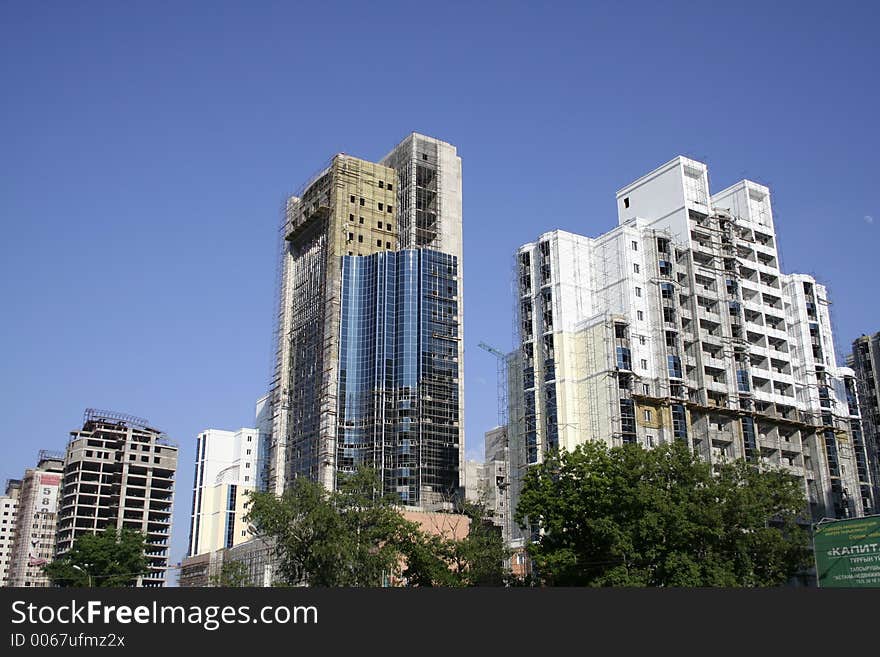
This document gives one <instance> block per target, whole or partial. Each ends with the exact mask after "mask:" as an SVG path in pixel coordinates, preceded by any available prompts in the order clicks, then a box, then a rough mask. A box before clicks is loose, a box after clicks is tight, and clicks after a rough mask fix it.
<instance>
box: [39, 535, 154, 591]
mask: <svg viewBox="0 0 880 657" xmlns="http://www.w3.org/2000/svg"><path fill="white" fill-rule="evenodd" d="M144 544H145V537H144V535H143V534H142V533H141V532H137V531H133V530H130V529H122V530H121V531H117V530H116V529H115V528H113V527H107V528H106V529H104V531H102V532H100V533H97V534H83V535H82V536H78V537H77V538H76V540H75V541H74V542H73V546H72V547H71V548H70V550H69V551H68V552H66V553H65V554H64V555H63V556H61V557H59V558H58V559H55V560H54V561H52V562H50V563H48V564H46V565H44V566H43V571H44V572H45V573H46V575H47V576H48V577H49V579H50V580H51V582H52V583H53V584H55V585H56V586H93V587H121V586H134V584H135V583H136V582H137V578H138V576H139V575H144V574H146V573H147V559H146V557H145V556H144Z"/></svg>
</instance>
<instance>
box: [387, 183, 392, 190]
mask: <svg viewBox="0 0 880 657" xmlns="http://www.w3.org/2000/svg"><path fill="white" fill-rule="evenodd" d="M386 189H387V190H388V191H389V192H390V191H391V190H392V187H391V183H388V186H387V187H386Z"/></svg>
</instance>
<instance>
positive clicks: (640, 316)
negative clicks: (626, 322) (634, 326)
mask: <svg viewBox="0 0 880 657" xmlns="http://www.w3.org/2000/svg"><path fill="white" fill-rule="evenodd" d="M636 319H638V320H639V321H640V322H641V321H642V320H644V319H645V313H643V312H642V311H641V310H637V311H636Z"/></svg>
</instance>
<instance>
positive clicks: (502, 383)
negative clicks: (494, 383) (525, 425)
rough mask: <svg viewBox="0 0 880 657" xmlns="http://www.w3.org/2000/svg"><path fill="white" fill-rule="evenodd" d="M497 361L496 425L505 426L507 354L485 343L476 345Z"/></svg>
mask: <svg viewBox="0 0 880 657" xmlns="http://www.w3.org/2000/svg"><path fill="white" fill-rule="evenodd" d="M477 346H478V347H479V348H480V349H483V350H484V351H488V352H489V353H490V354H492V355H493V356H495V358H496V359H497V360H498V424H499V425H500V426H506V425H507V354H505V353H504V352H503V351H500V350H498V349H496V348H495V347H492V346H490V345H488V344H486V343H485V342H481V343H480V344H478V345H477Z"/></svg>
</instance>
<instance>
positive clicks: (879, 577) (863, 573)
mask: <svg viewBox="0 0 880 657" xmlns="http://www.w3.org/2000/svg"><path fill="white" fill-rule="evenodd" d="M813 551H814V553H815V555H816V577H817V579H818V582H819V586H820V587H823V588H831V587H850V588H852V587H858V588H872V587H878V588H880V516H868V517H866V518H852V519H850V520H831V521H828V522H822V523H819V524H818V525H816V527H815V530H814V532H813Z"/></svg>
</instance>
